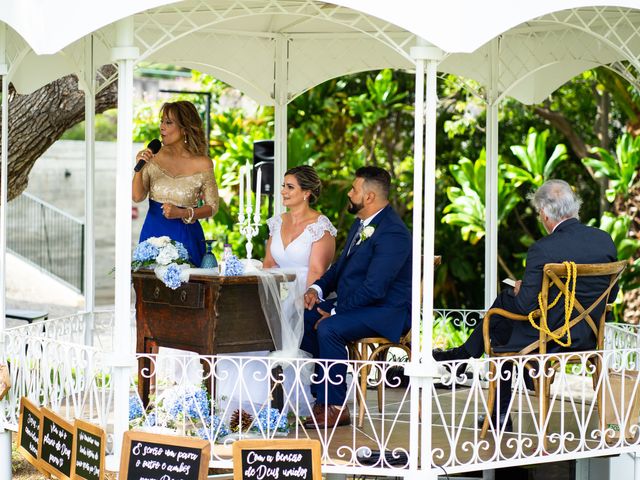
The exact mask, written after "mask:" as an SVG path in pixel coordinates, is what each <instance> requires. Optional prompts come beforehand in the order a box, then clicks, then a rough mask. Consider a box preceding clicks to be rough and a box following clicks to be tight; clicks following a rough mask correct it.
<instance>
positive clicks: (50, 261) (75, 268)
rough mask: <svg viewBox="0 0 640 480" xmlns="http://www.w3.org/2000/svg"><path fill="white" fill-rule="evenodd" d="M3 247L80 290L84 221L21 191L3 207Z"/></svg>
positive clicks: (81, 285) (81, 287)
mask: <svg viewBox="0 0 640 480" xmlns="http://www.w3.org/2000/svg"><path fill="white" fill-rule="evenodd" d="M7 226H8V228H7V248H8V249H9V250H10V251H11V252H13V253H15V254H16V255H18V256H20V257H22V258H23V259H25V260H26V261H28V262H29V263H31V264H33V265H35V266H37V267H38V268H40V269H42V270H44V271H46V272H48V273H49V274H51V275H53V276H55V277H56V278H58V279H60V280H62V281H63V282H65V283H66V284H68V285H69V286H70V287H72V288H74V289H75V290H77V291H79V292H82V291H83V285H84V223H83V222H82V221H81V220H79V219H77V218H75V217H73V216H71V215H69V214H68V213H65V212H63V211H62V210H60V209H58V208H56V207H54V206H53V205H50V204H48V203H46V202H44V201H42V200H40V199H38V198H37V197H34V196H33V195H30V194H28V193H23V194H22V195H20V196H19V197H18V198H16V199H15V200H13V201H12V202H11V203H9V208H8V209H7Z"/></svg>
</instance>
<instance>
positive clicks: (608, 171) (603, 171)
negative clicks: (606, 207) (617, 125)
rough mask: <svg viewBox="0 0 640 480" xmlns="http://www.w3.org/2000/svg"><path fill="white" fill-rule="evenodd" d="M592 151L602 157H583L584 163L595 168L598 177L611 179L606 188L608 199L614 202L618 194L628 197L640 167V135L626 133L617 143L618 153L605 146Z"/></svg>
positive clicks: (624, 197)
mask: <svg viewBox="0 0 640 480" xmlns="http://www.w3.org/2000/svg"><path fill="white" fill-rule="evenodd" d="M592 152H594V153H597V154H598V155H599V157H600V159H596V158H583V159H582V163H583V164H584V165H586V166H587V167H590V168H592V169H593V171H594V173H595V175H596V177H605V178H607V179H608V180H609V188H607V190H606V196H607V200H608V201H609V202H613V201H614V200H615V198H616V195H618V196H620V197H622V198H623V199H626V198H627V197H628V196H629V192H631V190H632V188H633V186H634V184H635V183H636V179H637V177H638V168H640V137H635V138H634V137H632V136H631V135H629V134H627V133H625V134H624V135H622V136H621V137H620V138H619V139H618V141H617V143H616V154H615V156H614V155H612V154H611V152H609V151H608V150H606V149H604V148H599V147H595V148H593V149H592Z"/></svg>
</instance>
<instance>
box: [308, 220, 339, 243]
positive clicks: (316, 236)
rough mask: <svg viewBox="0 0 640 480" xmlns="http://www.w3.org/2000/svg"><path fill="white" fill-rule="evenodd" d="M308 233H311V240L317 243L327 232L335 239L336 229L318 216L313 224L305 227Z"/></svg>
mask: <svg viewBox="0 0 640 480" xmlns="http://www.w3.org/2000/svg"><path fill="white" fill-rule="evenodd" d="M307 229H308V230H309V233H311V239H312V240H313V241H314V242H317V241H318V240H320V239H321V238H322V237H323V236H324V232H329V234H330V235H331V236H332V237H335V236H336V234H337V233H338V231H337V230H336V227H334V226H333V225H332V224H331V221H330V220H329V219H328V218H327V217H325V216H324V215H320V216H319V217H318V220H316V222H315V223H312V224H311V225H308V226H307Z"/></svg>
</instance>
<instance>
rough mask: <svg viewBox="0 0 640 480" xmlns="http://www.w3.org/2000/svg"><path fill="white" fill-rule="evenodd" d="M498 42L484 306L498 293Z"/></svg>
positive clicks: (490, 112)
mask: <svg viewBox="0 0 640 480" xmlns="http://www.w3.org/2000/svg"><path fill="white" fill-rule="evenodd" d="M498 42H499V39H494V40H492V42H491V49H490V53H489V57H490V62H491V77H490V79H489V85H488V88H487V99H486V100H487V130H486V132H487V134H486V148H485V150H486V161H487V168H486V169H485V247H484V275H485V276H484V307H485V308H487V309H488V308H489V307H490V306H491V304H492V303H493V300H494V299H495V298H496V295H497V293H498V102H497V100H496V99H497V97H498V53H499V52H498V47H499V45H498Z"/></svg>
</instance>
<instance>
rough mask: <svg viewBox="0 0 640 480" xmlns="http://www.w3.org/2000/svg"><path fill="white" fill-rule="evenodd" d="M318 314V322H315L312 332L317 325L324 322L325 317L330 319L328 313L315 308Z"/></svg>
mask: <svg viewBox="0 0 640 480" xmlns="http://www.w3.org/2000/svg"><path fill="white" fill-rule="evenodd" d="M317 310H318V313H319V314H320V318H319V319H318V321H317V322H316V324H315V325H314V326H313V329H314V330H317V329H318V325H320V322H321V321H322V320H324V319H325V318H327V317H330V316H331V314H330V313H329V312H325V311H324V310H322V309H321V308H320V307H318V308H317Z"/></svg>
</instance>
